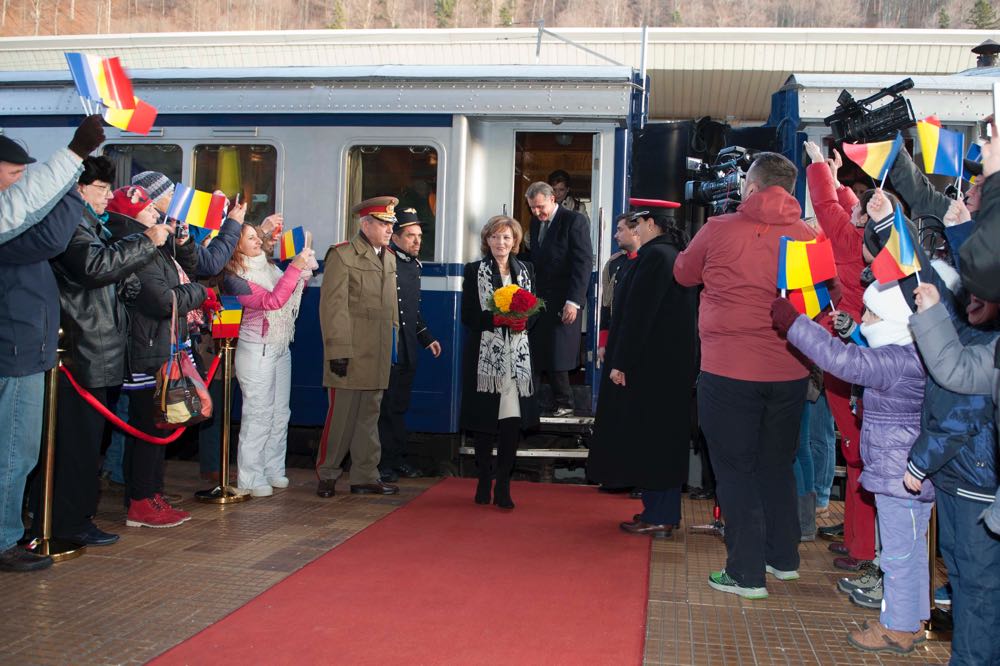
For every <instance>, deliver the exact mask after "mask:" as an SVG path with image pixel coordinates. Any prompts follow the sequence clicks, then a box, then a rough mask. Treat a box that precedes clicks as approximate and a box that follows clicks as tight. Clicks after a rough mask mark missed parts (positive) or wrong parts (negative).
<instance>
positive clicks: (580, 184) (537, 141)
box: [514, 132, 594, 243]
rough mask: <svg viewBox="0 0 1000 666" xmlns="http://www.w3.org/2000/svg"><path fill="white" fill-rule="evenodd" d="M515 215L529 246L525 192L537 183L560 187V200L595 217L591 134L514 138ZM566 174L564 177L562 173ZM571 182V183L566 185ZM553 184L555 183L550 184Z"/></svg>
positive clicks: (539, 134) (533, 134)
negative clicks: (566, 181)
mask: <svg viewBox="0 0 1000 666" xmlns="http://www.w3.org/2000/svg"><path fill="white" fill-rule="evenodd" d="M514 142H515V145H516V151H515V155H514V169H515V174H514V214H515V215H516V216H517V220H518V221H519V222H520V223H521V227H522V228H523V229H524V237H525V240H526V241H527V242H529V243H530V240H529V239H528V227H529V225H530V223H531V211H529V210H528V203H527V200H526V199H525V198H524V192H525V190H527V189H528V185H530V184H531V183H534V182H536V181H540V180H541V181H546V182H549V177H550V176H554V177H555V178H554V180H555V181H558V184H556V185H554V186H553V189H555V190H556V200H558V201H560V202H562V203H563V204H564V205H568V206H570V207H572V208H573V209H574V210H576V211H578V212H581V213H583V214H584V215H587V216H588V217H589V216H590V215H591V210H590V209H591V194H590V190H591V180H592V175H593V163H594V160H593V154H594V135H593V133H590V132H517V133H516V134H515V136H514ZM559 172H562V173H559ZM565 180H568V181H569V183H568V184H567V183H565V182H563V181H565ZM550 184H552V183H550Z"/></svg>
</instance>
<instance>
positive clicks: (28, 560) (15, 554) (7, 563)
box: [0, 544, 52, 571]
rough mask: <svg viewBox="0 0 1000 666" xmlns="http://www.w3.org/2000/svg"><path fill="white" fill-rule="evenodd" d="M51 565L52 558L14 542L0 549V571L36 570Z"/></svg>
mask: <svg viewBox="0 0 1000 666" xmlns="http://www.w3.org/2000/svg"><path fill="white" fill-rule="evenodd" d="M51 566H52V558H51V557H49V556H48V555H39V554H37V553H32V552H31V551H29V550H25V549H24V548H22V547H21V546H18V545H17V544H14V545H13V546H11V547H10V548H8V549H7V550H3V551H0V571H38V570H39V569H45V568H48V567H51Z"/></svg>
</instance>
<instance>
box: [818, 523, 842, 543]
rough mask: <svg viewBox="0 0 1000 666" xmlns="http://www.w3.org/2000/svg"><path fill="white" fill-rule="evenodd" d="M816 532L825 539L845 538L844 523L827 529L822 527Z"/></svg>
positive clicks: (829, 526)
mask: <svg viewBox="0 0 1000 666" xmlns="http://www.w3.org/2000/svg"><path fill="white" fill-rule="evenodd" d="M816 532H817V533H818V534H819V535H820V536H821V537H823V538H824V539H835V538H838V537H842V536H844V523H839V524H837V525H827V526H826V527H821V528H819V529H818V530H816Z"/></svg>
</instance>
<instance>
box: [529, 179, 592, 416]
mask: <svg viewBox="0 0 1000 666" xmlns="http://www.w3.org/2000/svg"><path fill="white" fill-rule="evenodd" d="M525 197H526V198H527V200H528V208H530V209H531V252H530V257H531V261H532V263H533V264H534V265H535V275H536V280H537V283H538V295H539V296H540V297H541V298H542V299H544V300H545V310H543V311H542V314H541V316H540V317H539V319H538V323H537V324H536V325H535V329H534V331H533V335H532V356H533V358H532V364H533V366H534V368H535V372H536V374H538V375H540V373H541V372H542V371H545V372H547V373H548V374H549V379H550V381H551V383H552V393H553V397H554V402H555V411H554V415H555V416H569V415H570V414H572V413H573V392H572V389H571V388H570V385H569V371H570V370H573V369H575V368H577V367H578V366H579V365H580V336H581V330H582V326H583V318H582V317H581V316H580V315H581V312H580V310H581V308H582V307H583V304H584V303H585V302H586V299H587V288H588V287H589V286H590V274H591V271H592V270H593V266H594V259H593V249H592V247H591V243H590V223H589V222H588V221H587V218H586V216H584V215H581V214H580V213H577V212H575V211H572V210H569V209H568V208H565V207H564V206H560V205H559V204H558V203H556V198H555V193H554V192H553V190H552V187H551V186H550V185H549V184H548V183H543V182H537V183H532V184H531V185H530V186H528V190H527V191H526V192H525Z"/></svg>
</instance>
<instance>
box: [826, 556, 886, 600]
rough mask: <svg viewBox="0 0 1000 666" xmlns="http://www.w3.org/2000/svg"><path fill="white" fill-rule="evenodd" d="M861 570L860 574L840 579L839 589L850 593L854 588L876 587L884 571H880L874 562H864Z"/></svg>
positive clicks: (838, 582)
mask: <svg viewBox="0 0 1000 666" xmlns="http://www.w3.org/2000/svg"><path fill="white" fill-rule="evenodd" d="M860 571H861V575H860V576H854V577H852V578H841V579H840V580H838V581H837V589H838V590H840V591H841V592H843V593H844V594H850V593H851V592H854V590H867V589H868V588H871V587H875V585H876V584H877V583H878V582H879V580H881V578H882V572H881V571H879V568H878V567H877V566H876V565H875V563H874V562H868V563H866V564H863V565H862V566H861V569H860Z"/></svg>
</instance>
